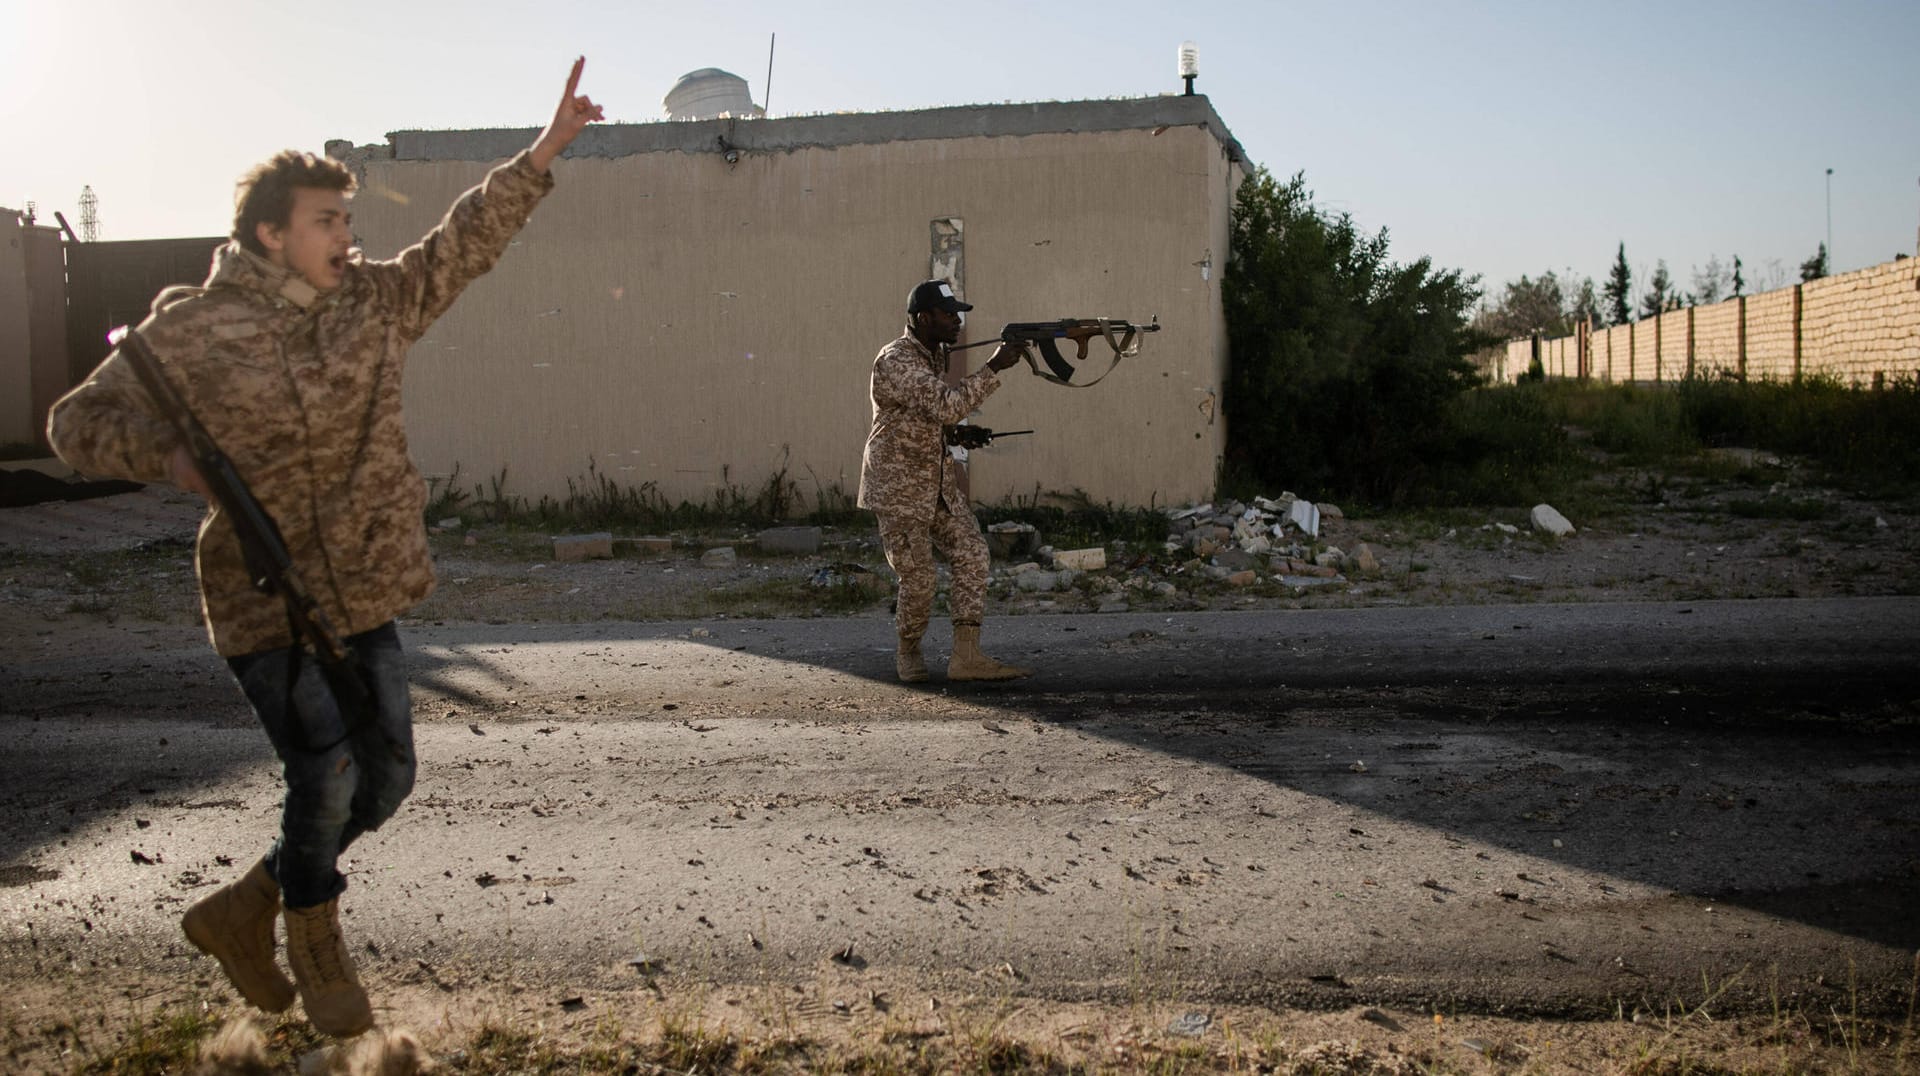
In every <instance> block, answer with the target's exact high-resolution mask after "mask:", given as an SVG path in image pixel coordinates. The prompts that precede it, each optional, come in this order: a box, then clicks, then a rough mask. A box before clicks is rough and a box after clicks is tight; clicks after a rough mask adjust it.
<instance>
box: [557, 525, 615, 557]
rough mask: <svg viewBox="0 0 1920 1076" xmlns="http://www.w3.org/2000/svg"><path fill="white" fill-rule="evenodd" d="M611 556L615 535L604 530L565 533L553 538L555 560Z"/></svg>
mask: <svg viewBox="0 0 1920 1076" xmlns="http://www.w3.org/2000/svg"><path fill="white" fill-rule="evenodd" d="M611 556H613V535H612V534H610V533H607V532H604V531H603V532H601V533H599V534H563V535H560V536H559V537H557V538H555V539H554V540H553V559H554V560H559V561H581V560H589V559H603V558H606V557H611Z"/></svg>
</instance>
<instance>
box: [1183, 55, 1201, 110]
mask: <svg viewBox="0 0 1920 1076" xmlns="http://www.w3.org/2000/svg"><path fill="white" fill-rule="evenodd" d="M1199 75H1200V46H1198V45H1196V44H1194V43H1193V42H1191V41H1182V42H1180V78H1181V80H1182V81H1184V82H1185V83H1186V84H1187V96H1188V97H1192V96H1193V80H1194V79H1195V78H1197V77H1199Z"/></svg>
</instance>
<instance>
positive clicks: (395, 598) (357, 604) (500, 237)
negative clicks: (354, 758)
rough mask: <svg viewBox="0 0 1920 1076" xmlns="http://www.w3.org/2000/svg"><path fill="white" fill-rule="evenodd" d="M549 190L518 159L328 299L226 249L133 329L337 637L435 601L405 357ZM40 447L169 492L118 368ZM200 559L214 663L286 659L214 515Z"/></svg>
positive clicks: (146, 410)
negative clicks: (410, 432) (264, 519)
mask: <svg viewBox="0 0 1920 1076" xmlns="http://www.w3.org/2000/svg"><path fill="white" fill-rule="evenodd" d="M552 186H553V179H552V177H551V176H550V175H548V174H547V173H545V172H540V171H536V170H535V168H534V167H533V165H532V164H531V163H530V162H529V161H528V159H527V155H526V154H524V153H523V154H520V155H519V156H517V157H515V158H514V159H513V160H511V161H509V162H507V163H506V164H503V165H501V166H500V167H498V168H495V169H494V170H493V171H492V172H490V173H489V174H488V175H487V177H486V179H485V180H484V181H483V182H482V183H481V185H480V186H478V187H476V188H474V189H473V190H471V191H468V192H467V193H466V194H465V195H464V196H462V197H461V199H460V200H459V201H458V202H456V203H455V204H454V206H453V208H452V209H451V210H449V211H448V212H447V215H446V217H445V218H444V219H443V220H442V221H441V222H440V225H439V227H437V228H435V229H434V230H433V231H432V232H430V233H428V235H427V236H426V238H424V239H422V240H421V241H420V242H419V243H416V244H415V245H413V246H411V247H409V248H407V249H406V250H404V251H402V252H401V253H400V254H399V256H398V257H396V258H394V259H393V260H391V261H377V262H376V261H366V260H364V259H363V258H362V257H360V256H359V253H358V252H357V251H356V252H355V254H354V257H353V258H352V260H351V261H350V262H349V263H348V265H347V267H346V271H345V276H344V279H343V280H342V282H341V284H340V286H339V287H337V288H335V289H333V290H332V291H330V292H327V293H325V294H321V293H318V292H316V291H315V290H314V289H313V287H312V286H310V285H309V284H307V283H306V281H304V280H303V279H301V278H300V276H298V275H297V274H295V273H292V272H290V271H289V270H287V269H285V268H281V267H278V266H275V265H274V264H273V263H272V262H269V261H268V260H267V259H265V258H262V257H260V256H258V255H256V254H253V253H251V252H249V251H247V250H245V249H243V248H242V247H241V246H240V245H239V244H238V243H229V244H228V245H227V246H225V247H222V248H221V249H220V250H219V251H217V252H216V253H215V255H214V262H213V272H212V274H211V275H210V276H209V277H208V278H207V282H206V284H205V285H203V286H202V287H198V288H185V287H182V288H169V289H167V290H166V291H164V292H162V293H161V294H160V296H159V298H157V299H155V300H154V304H153V314H152V316H150V317H149V318H147V320H146V321H145V322H144V323H143V324H142V325H141V326H140V332H141V335H142V336H144V337H145V338H146V340H147V342H148V343H149V344H151V345H152V346H153V350H154V351H155V353H157V354H158V355H159V356H160V358H161V360H162V361H163V362H164V363H165V364H166V367H167V375H168V376H169V377H170V378H171V380H172V381H173V384H174V386H175V387H176V388H177V389H178V391H179V392H180V394H181V395H182V397H184V398H185V400H186V402H187V405H188V406H189V407H191V408H192V409H193V411H194V413H195V414H196V415H198V416H199V418H200V421H201V422H202V423H203V424H204V425H205V426H206V427H207V430H208V431H209V432H210V433H211V434H212V435H213V438H214V440H215V441H217V442H218V443H219V445H220V447H221V449H222V450H224V451H225V452H226V454H227V455H228V456H229V457H231V459H232V460H233V464H234V466H235V468H236V469H237V470H238V471H239V473H240V476H241V477H242V478H244V479H245V480H246V482H247V484H248V485H249V486H250V487H251V488H252V490H253V493H254V495H255V496H256V497H258V498H259V499H260V502H261V504H263V505H264V506H265V507H266V509H267V511H268V512H269V513H270V514H272V516H273V518H274V520H275V522H277V523H278V524H279V526H280V531H281V533H282V535H284V536H285V538H286V541H287V547H288V549H289V550H290V551H291V553H292V555H293V560H294V563H295V565H296V566H297V568H298V569H299V571H300V573H301V575H302V576H303V577H304V578H305V580H306V583H307V585H308V586H309V587H310V588H312V590H313V592H314V596H315V597H316V598H317V599H318V600H319V602H320V605H321V606H322V608H324V609H325V611H326V613H327V615H328V616H329V617H330V618H331V619H332V621H333V624H334V627H335V628H337V629H338V630H339V631H340V632H341V634H343V635H353V634H358V633H360V632H365V631H369V630H371V629H373V628H376V627H378V626H380V625H382V624H384V623H386V622H387V621H389V620H392V619H393V618H394V617H395V616H397V615H399V614H400V613H402V612H404V611H406V610H407V609H408V608H410V607H411V606H413V605H415V604H417V603H418V602H419V601H420V600H421V599H423V598H425V597H426V596H427V594H428V592H430V591H431V590H432V589H433V562H432V559H431V558H430V557H429V555H428V552H427V535H426V528H425V521H424V519H423V517H422V513H423V511H424V509H425V507H426V497H427V491H426V484H425V483H424V482H423V481H422V480H421V478H420V472H419V471H418V470H416V469H415V468H414V465H413V461H412V460H411V459H409V458H408V456H407V436H406V429H405V427H404V426H403V424H402V419H401V414H400V375H401V371H402V368H403V367H404V365H405V362H406V357H407V348H408V347H409V346H410V345H412V343H413V342H414V341H415V340H417V339H419V338H420V337H421V336H422V335H423V334H424V333H425V332H426V331H427V328H428V326H430V325H432V324H433V321H434V319H435V318H438V317H439V316H440V315H441V314H443V313H445V312H446V310H447V308H448V307H449V306H450V305H452V303H453V301H454V299H455V297H457V296H458V295H459V294H460V291H461V289H463V288H465V287H466V286H467V284H469V283H470V282H472V281H473V280H474V279H475V278H477V277H479V276H480V275H481V274H482V273H485V272H486V271H487V270H488V269H489V268H491V267H492V266H493V263H494V262H495V261H496V260H497V259H498V258H499V256H500V254H501V252H502V251H504V250H505V249H506V247H507V243H508V241H509V240H511V239H512V238H513V236H514V234H515V233H516V232H518V231H519V230H520V228H521V226H522V225H524V224H525V223H526V220H527V217H528V216H529V215H530V214H531V213H532V212H533V207H534V206H535V205H536V204H538V203H539V201H540V199H541V198H542V197H543V196H544V195H545V194H546V193H547V191H549V190H550V189H552ZM47 437H48V440H49V441H51V442H52V444H53V447H54V450H55V451H57V452H58V453H59V454H60V456H61V458H62V459H64V460H66V461H67V462H68V463H70V464H72V465H73V466H74V467H75V468H76V469H77V470H80V471H82V472H84V473H86V474H89V475H94V476H112V477H118V478H131V479H136V480H139V481H146V482H152V481H165V480H167V479H168V477H169V476H168V471H167V461H168V457H169V455H170V454H171V453H172V451H173V449H174V447H175V446H176V445H177V444H178V443H179V442H178V439H177V438H176V437H175V435H174V433H173V430H172V428H171V427H170V426H169V425H167V422H166V420H165V419H164V418H162V417H160V415H159V414H158V413H157V412H156V411H155V410H154V408H153V406H152V404H151V403H150V401H149V400H148V398H147V394H146V391H145V389H143V388H142V387H141V385H140V383H139V380H138V378H136V376H135V375H134V373H133V370H132V368H131V367H130V366H129V365H128V364H127V363H126V361H125V360H124V359H122V358H121V357H120V356H119V354H118V353H115V354H113V355H109V356H108V357H107V360H106V361H105V362H103V363H101V364H100V366H99V368H98V369H96V370H94V372H93V374H92V375H91V376H90V377H88V379H87V380H86V381H85V382H84V383H82V384H81V385H80V386H79V387H77V388H75V389H74V390H73V391H72V392H70V393H68V394H67V395H66V396H64V397H63V398H61V399H60V401H59V402H57V403H56V404H54V406H53V410H52V412H51V413H50V414H49V416H48V419H47ZM197 555H198V565H197V566H198V569H199V575H200V596H201V602H202V606H203V610H204V612H205V615H206V620H207V628H208V631H209V632H210V634H211V635H212V638H213V646H214V649H215V650H217V651H219V652H220V653H221V654H222V655H225V656H228V657H232V656H235V655H239V654H247V653H253V652H256V651H261V650H267V649H272V648H276V647H284V646H288V645H290V644H291V643H292V642H293V639H292V636H291V634H290V632H289V630H288V625H287V614H286V607H285V605H284V604H282V602H281V600H280V598H279V597H277V596H274V595H265V594H261V593H259V592H258V591H256V590H254V589H253V587H252V586H251V585H249V583H248V580H247V571H246V565H245V562H244V561H243V560H242V558H241V555H240V544H239V539H238V538H237V537H236V536H235V534H234V531H233V528H232V527H231V526H229V525H228V524H227V522H226V520H225V518H224V514H223V513H222V511H221V510H220V509H219V508H218V507H212V508H210V509H209V511H208V513H207V516H206V518H205V519H204V520H202V522H201V525H200V537H199V543H198V550H197Z"/></svg>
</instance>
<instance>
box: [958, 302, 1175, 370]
mask: <svg viewBox="0 0 1920 1076" xmlns="http://www.w3.org/2000/svg"><path fill="white" fill-rule="evenodd" d="M1159 331H1160V316H1159V315H1158V314H1155V315H1154V317H1153V320H1152V321H1150V322H1148V323H1147V324H1145V325H1136V324H1134V323H1133V322H1131V321H1125V320H1122V319H1120V318H1061V319H1060V320H1059V321H1013V322H1008V323H1007V324H1006V325H1005V326H1004V327H1003V328H1001V330H1000V335H999V337H997V338H996V339H993V340H981V341H978V342H976V343H971V344H962V345H960V346H959V347H957V348H952V349H950V350H953V351H965V350H966V349H967V348H970V347H983V346H985V345H987V344H997V343H1008V344H1033V345H1035V346H1036V347H1037V348H1038V349H1039V351H1040V358H1041V360H1042V361H1044V362H1045V363H1046V364H1047V368H1046V369H1045V370H1042V369H1040V366H1039V364H1038V363H1036V362H1034V359H1033V352H1032V351H1028V352H1026V359H1027V366H1028V367H1029V368H1031V369H1032V370H1033V372H1034V373H1035V374H1038V375H1039V376H1041V377H1044V378H1046V379H1047V380H1048V381H1051V382H1053V383H1054V384H1056V385H1066V386H1068V387H1069V388H1086V387H1088V386H1090V385H1093V384H1095V383H1096V382H1098V381H1100V380H1101V378H1104V377H1106V376H1107V375H1108V374H1110V373H1112V372H1113V368H1114V367H1115V366H1118V365H1120V360H1121V359H1125V358H1131V357H1133V356H1134V355H1137V354H1139V352H1140V345H1139V344H1138V343H1135V340H1136V339H1137V338H1138V337H1139V336H1140V335H1141V334H1144V333H1157V332H1159ZM1116 334H1117V335H1116ZM1096 337H1098V338H1101V339H1104V340H1106V342H1107V346H1108V347H1110V348H1112V349H1113V361H1112V362H1111V363H1109V364H1108V365H1107V368H1106V369H1105V370H1102V371H1101V372H1100V376H1099V377H1096V378H1094V379H1093V380H1092V381H1082V382H1075V381H1074V380H1073V375H1074V372H1075V371H1074V368H1073V367H1072V366H1071V365H1070V364H1068V362H1067V360H1066V359H1064V358H1062V357H1061V355H1060V345H1059V344H1057V343H1055V342H1054V341H1056V340H1071V341H1073V342H1074V343H1076V344H1078V345H1080V347H1079V355H1078V356H1076V358H1077V359H1078V360H1079V361H1081V362H1085V361H1086V358H1087V343H1088V341H1091V340H1093V339H1094V338H1096Z"/></svg>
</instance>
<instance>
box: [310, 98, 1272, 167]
mask: <svg viewBox="0 0 1920 1076" xmlns="http://www.w3.org/2000/svg"><path fill="white" fill-rule="evenodd" d="M1183 126H1199V127H1203V128H1205V129H1206V130H1207V131H1208V132H1209V133H1211V134H1212V135H1213V136H1214V138H1215V139H1217V140H1218V141H1219V142H1220V144H1221V145H1222V146H1223V147H1225V149H1226V151H1227V153H1228V155H1229V156H1230V157H1231V158H1232V159H1233V160H1235V161H1239V162H1243V163H1244V162H1245V161H1246V152H1245V151H1244V150H1243V149H1242V148H1241V147H1240V143H1239V142H1238V141H1236V140H1235V139H1234V137H1233V133H1232V132H1231V131H1228V130H1227V125H1226V124H1225V123H1223V122H1222V121H1221V119H1220V115H1219V113H1217V112H1215V111H1214V110H1213V103H1212V102H1211V101H1209V100H1208V99H1207V97H1206V96H1205V95H1204V94H1194V95H1192V96H1186V95H1176V94H1167V95H1163V96H1158V97H1137V98H1127V99H1121V100H1112V101H1044V102H1036V103H1031V104H1003V105H960V106H956V107H951V108H929V109H920V110H916V111H904V112H838V113H829V114H825V115H818V116H784V117H781V118H779V119H757V118H749V117H738V118H733V119H713V120H661V121H658V122H655V123H608V124H594V125H592V126H590V127H588V128H587V129H586V130H584V131H582V132H581V133H580V136H579V137H578V138H576V139H575V140H574V142H573V145H571V146H569V147H568V148H567V151H566V154H565V155H566V156H568V157H628V156H632V155H634V154H639V153H660V152H673V151H678V152H681V153H712V152H715V151H717V150H718V149H719V146H720V139H722V138H724V139H726V142H727V144H728V145H729V146H732V147H733V148H735V149H739V150H742V151H747V152H753V151H758V152H772V151H783V150H784V151H792V150H797V149H810V148H817V147H832V146H852V145H865V144H873V143H881V142H900V141H912V140H919V139H947V138H980V137H997V136H1004V135H1016V136H1017V135H1034V134H1059V133H1074V132H1083V131H1088V132H1090V131H1131V130H1139V129H1143V128H1145V129H1152V128H1156V127H1183ZM539 130H540V129H539V128H537V127H496V128H490V129H486V130H471V131H393V132H389V133H388V135H387V145H385V146H381V145H377V144H376V145H370V146H353V147H352V149H351V150H349V151H348V152H349V153H351V154H353V155H354V156H365V157H371V158H380V159H392V160H397V161H494V160H500V159H501V158H504V157H511V156H512V155H514V154H515V153H518V152H520V151H521V150H523V149H525V148H526V147H527V146H528V145H530V144H532V142H533V139H534V138H535V136H537V135H538V133H539ZM340 145H341V143H340V142H329V143H328V144H327V149H328V152H329V153H336V147H338V146H340ZM348 145H351V143H348Z"/></svg>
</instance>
